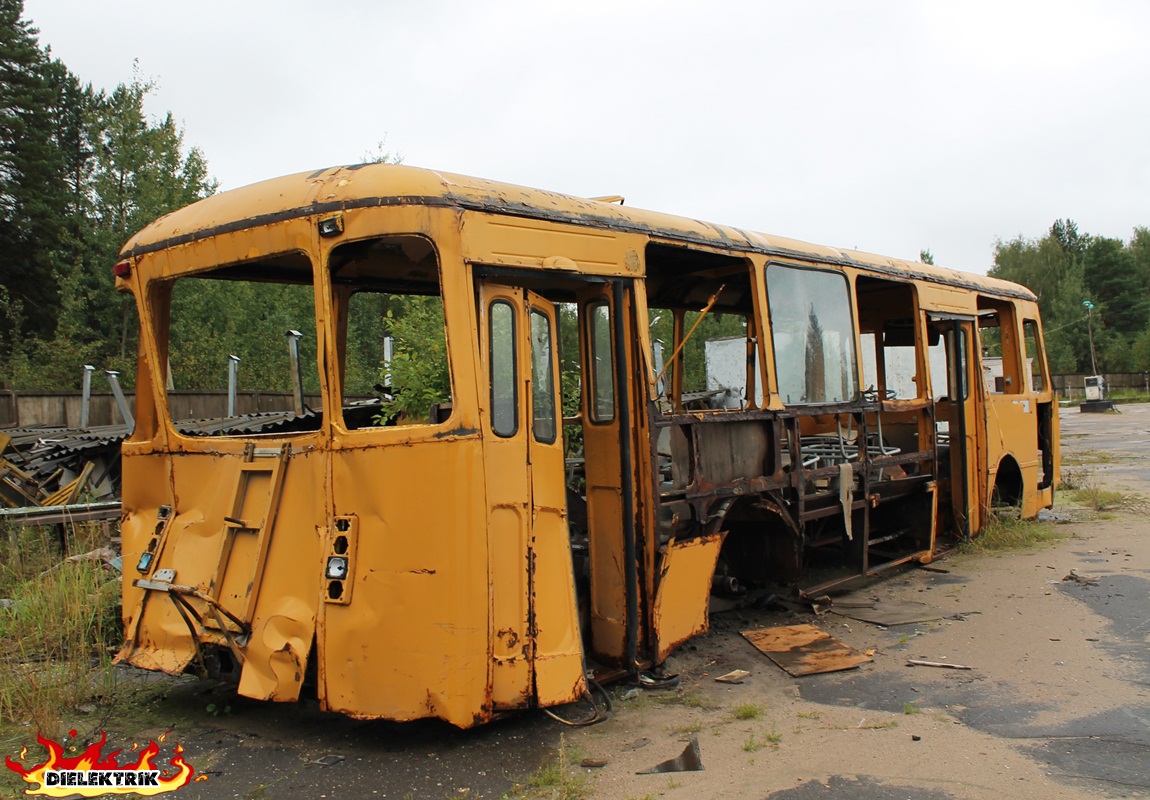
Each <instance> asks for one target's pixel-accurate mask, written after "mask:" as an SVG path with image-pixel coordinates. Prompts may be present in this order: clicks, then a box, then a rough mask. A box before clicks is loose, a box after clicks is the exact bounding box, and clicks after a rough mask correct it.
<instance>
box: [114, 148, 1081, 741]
mask: <svg viewBox="0 0 1150 800" xmlns="http://www.w3.org/2000/svg"><path fill="white" fill-rule="evenodd" d="M122 258H123V260H122V261H121V262H120V263H119V264H118V265H117V267H116V275H117V286H118V288H119V289H120V290H122V291H127V292H131V293H132V294H133V295H134V296H135V298H136V300H137V303H138V308H139V311H140V318H141V335H140V352H139V370H138V379H137V393H136V396H137V408H136V426H135V432H134V433H133V435H132V437H131V439H130V441H128V442H127V443H126V444H125V445H124V447H123V507H124V515H123V525H122V532H123V550H124V563H125V579H124V586H123V600H124V603H123V607H124V616H125V626H126V644H125V645H124V648H123V650H122V652H121V655H120V657H121V659H123V660H126V661H128V662H130V663H132V664H135V665H137V666H139V667H143V668H146V669H152V670H163V671H165V672H169V673H173V674H174V673H179V672H181V671H183V670H185V669H188V668H192V667H195V668H202V667H204V666H205V664H206V663H207V662H208V661H210V660H211V659H212V658H213V654H220V653H222V654H224V655H226V656H227V657H228V658H229V659H230V660H231V661H232V662H233V663H234V666H235V667H236V668H237V669H238V670H239V687H238V690H239V692H240V693H241V694H243V695H246V696H250V697H255V698H263V699H268V700H276V701H292V700H295V699H297V698H298V697H299V695H300V692H301V686H302V685H303V683H304V681H305V676H308V675H309V674H310V675H314V680H315V683H316V692H317V693H318V696H319V699H320V702H321V704H322V706H323V707H324V708H326V709H330V710H335V711H340V712H343V713H346V714H350V715H353V716H357V717H364V718H386V719H393V720H411V719H416V718H421V717H439V718H442V719H445V720H448V721H450V722H452V723H454V724H456V725H459V726H470V725H475V724H479V723H482V722H485V721H487V720H490V719H491V718H492V717H493V716H495V715H497V714H499V713H501V712H503V711H507V710H512V709H519V708H525V707H536V706H552V705H557V704H561V703H566V702H569V701H572V700H575V699H577V698H579V697H580V696H581V695H582V694H583V693H584V692H585V689H586V678H585V674H586V672H585V671H586V670H587V668H588V664H589V662H590V661H591V660H593V661H594V662H595V663H597V664H599V665H607V666H610V667H614V668H616V669H619V670H621V671H624V672H632V673H633V672H635V671H638V670H641V669H645V668H649V667H651V666H654V665H657V664H659V663H661V662H662V661H663V660H664V659H665V658H666V657H667V655H668V654H669V653H670V652H671V651H672V650H673V649H674V648H675V647H677V646H678V645H679V644H681V643H682V642H684V641H685V640H686V639H688V638H689V637H691V636H693V635H695V634H697V633H699V632H702V631H704V630H706V627H707V610H708V595H709V591H710V588H711V586H712V579H713V577H715V576H716V575H717V576H719V577H720V578H733V579H737V580H738V581H741V582H742V583H744V584H752V585H753V584H755V583H756V582H777V583H782V584H786V585H790V586H793V587H797V588H798V589H799V590H800V591H806V592H808V593H813V592H821V591H823V590H824V589H825V588H826V587H827V586H830V585H832V584H833V583H834V582H837V581H839V580H842V579H843V578H844V577H849V576H858V575H871V574H875V573H876V572H878V571H880V570H883V569H886V568H889V567H892V566H894V565H897V564H902V563H907V562H912V561H917V562H928V561H930V560H931V559H932V558H933V557H935V555H936V554H937V553H938V552H939V551H940V549H942V548H943V547H944V545H945V543H946V542H954V541H958V540H961V539H962V538H964V537H968V536H974V535H977V534H978V532H979V531H980V530H981V529H982V528H983V527H984V526H985V524H986V523H987V519H988V510H989V508H990V506H991V502H992V499H993V498H994V497H995V496H996V495H998V496H1002V497H1004V498H1005V499H1007V500H1009V501H1011V502H1013V503H1015V504H1016V505H1018V506H1020V507H1021V513H1022V515H1023V516H1025V517H1032V516H1034V515H1035V514H1036V513H1037V511H1038V509H1039V508H1042V507H1048V506H1050V505H1051V503H1052V501H1053V486H1054V485H1055V483H1056V481H1057V465H1058V453H1057V441H1058V437H1057V430H1056V427H1057V414H1056V405H1055V403H1054V398H1053V395H1052V390H1051V386H1050V381H1049V377H1048V374H1047V368H1046V364H1045V358H1044V355H1043V351H1042V343H1041V342H1042V340H1041V330H1040V327H1039V316H1038V307H1037V305H1036V302H1035V298H1034V296H1033V295H1032V294H1031V293H1030V292H1029V291H1028V290H1027V289H1025V288H1024V287H1021V286H1018V285H1015V284H1010V283H1006V282H1003V281H998V280H994V279H990V278H985V277H980V276H973V275H967V274H963V273H959V272H953V271H948V270H944V269H939V268H936V267H934V266H930V265H925V264H919V263H913V262H904V261H899V260H895V259H888V258H881V257H877V256H873V255H868V254H864V253H859V252H848V251H841V250H836V249H832V248H828V247H819V246H813V245H809V244H805V243H801V242H797V241H792V240H787V239H780V238H777V237H773V236H766V235H762V234H758V233H753V232H748V231H743V230H738V229H734V228H729V227H722V226H715V225H710V224H704V223H701V222H697V221H693V220H689V219H682V218H676V217H672V216H667V215H662V214H657V213H651V212H646V211H640V210H633V209H629V208H625V207H622V206H620V205H615V204H610V203H607V202H600V201H596V200H588V199H580V198H574V197H568V196H564V195H559V194H554V193H549V192H544V191H537V190H531V189H526V188H522V187H518V186H511V185H506V184H499V183H494V182H489V181H485V180H478V179H473V178H467V177H463V176H458V175H449V174H443V173H438V172H432V171H427V170H420V169H414V168H410V167H404V166H395V165H378V164H377V165H366V166H361V167H346V168H333V169H327V170H321V171H318V172H315V173H312V174H300V175H295V176H290V177H285V178H281V179H277V180H273V181H268V182H265V183H260V184H256V185H253V186H249V187H246V188H242V189H238V190H234V191H230V192H226V193H223V194H220V195H217V196H214V197H211V198H208V199H206V200H203V201H201V202H199V203H196V204H194V205H192V206H189V207H188V208H185V209H183V210H181V211H177V212H175V213H174V214H171V215H169V216H167V217H164V218H162V219H160V220H158V221H156V222H155V223H153V224H152V225H151V226H149V227H148V228H146V229H144V230H143V231H142V232H140V233H139V234H138V235H137V236H136V237H135V238H133V239H132V240H131V241H130V242H129V243H128V245H127V246H126V247H125V249H124V251H123V255H122ZM200 278H210V279H225V280H231V279H234V280H237V281H240V282H244V281H248V282H255V283H268V282H271V283H276V284H278V283H284V284H292V285H295V286H297V287H302V289H301V290H300V291H302V293H303V294H304V295H306V296H307V297H308V298H309V302H312V304H313V306H314V319H313V320H311V321H310V322H309V323H308V324H309V325H311V326H312V328H311V330H306V331H304V333H305V336H311V337H314V347H315V350H314V353H313V355H314V360H315V367H314V369H315V371H316V381H317V386H318V392H319V394H320V396H321V397H322V408H321V409H318V410H316V411H314V412H313V411H310V410H309V411H308V412H307V413H305V414H302V415H299V416H298V418H294V419H293V420H289V421H288V422H287V423H286V424H282V425H280V426H279V427H277V428H274V429H272V430H271V431H270V432H261V433H257V434H245V433H244V432H243V431H242V430H236V429H229V428H226V427H225V428H214V429H205V430H194V429H190V428H189V427H188V426H186V425H183V426H177V425H176V424H175V423H174V422H173V421H172V420H173V418H178V413H177V410H176V409H174V408H173V407H172V406H173V401H171V398H170V396H169V393H168V391H167V390H166V385H167V383H168V376H167V374H166V371H167V370H168V369H170V366H168V365H169V364H170V363H171V358H172V353H171V352H170V349H169V348H170V342H169V332H170V329H171V328H172V325H173V323H172V313H173V312H172V303H173V300H172V298H173V295H174V294H177V293H178V292H176V291H174V287H178V286H180V285H181V283H182V282H184V283H188V282H193V283H194V281H195V280H197V279H200ZM373 292H374V293H383V295H389V293H395V294H415V295H420V296H427V297H432V298H438V299H437V300H436V301H435V302H436V303H437V307H438V308H441V313H442V315H443V320H444V327H445V330H446V338H445V340H444V342H445V344H444V347H445V354H444V355H445V356H446V362H447V364H448V368H449V375H450V390H449V392H450V398H449V399H448V398H444V399H445V401H446V402H442V403H437V404H435V405H432V406H431V408H430V409H429V413H428V414H426V415H425V416H424V417H422V418H418V419H415V418H412V419H408V420H406V421H405V423H406V424H393V425H380V424H374V423H373V421H372V418H371V415H370V414H368V413H365V412H364V411H363V410H362V408H361V407H358V406H356V405H355V404H353V403H349V402H348V397H347V395H349V394H350V392H349V391H348V390H347V388H346V387H345V383H347V382H349V380H350V379H349V378H347V376H348V375H349V373H350V372H351V370H352V366H351V364H350V362H351V361H352V360H353V359H354V357H355V356H354V353H353V350H354V347H355V343H356V337H357V336H359V335H360V334H359V333H358V332H357V331H358V329H357V330H352V331H350V332H349V328H353V327H355V326H353V325H349V319H350V318H351V317H352V316H353V313H354V304H355V302H356V301H355V298H356V297H357V296H359V295H361V294H365V293H366V294H365V296H366V295H370V293H373ZM556 303H567V304H572V305H570V306H568V308H575V309H576V310H577V316H576V319H577V321H578V327H579V351H580V364H581V367H580V369H581V374H580V380H579V387H580V388H579V391H580V409H581V410H580V412H579V415H578V417H579V418H578V419H577V420H575V421H574V423H575V425H576V426H577V427H576V431H577V432H578V433H581V436H582V442H583V454H582V458H581V459H580V460H576V459H565V453H564V449H563V435H562V430H561V427H560V426H561V424H562V419H561V418H560V412H559V401H558V399H557V398H558V393H559V386H558V374H559V361H558V357H557V353H556V350H557V348H556V331H557V328H558V325H557V313H556ZM349 309H352V310H349ZM256 311H257V310H256V309H252V313H255V312H256ZM437 313H440V312H437ZM708 313H710V314H725V315H735V318H736V319H738V320H741V323H740V325H741V327H742V329H743V330H744V331H745V333H743V334H741V336H742V338H741V343H740V339H738V338H736V341H735V347H736V348H739V347H742V348H744V349H745V354H746V359H745V364H746V370H745V375H744V376H740V377H742V380H741V382H740V381H737V380H736V381H731V382H730V383H733V384H738V383H741V385H734V386H727V387H725V391H723V392H718V391H714V390H712V391H710V392H708V391H701V392H699V391H696V392H690V391H687V389H686V388H685V385H684V381H685V380H686V377H685V376H684V373H685V371H686V370H685V369H682V368H680V367H679V366H678V364H679V361H677V360H676V354H675V349H676V347H677V346H678V345H679V344H680V343H681V342H683V341H684V340H685V339H687V338H689V336H690V333H691V329H692V326H693V324H694V323H695V322H697V321H699V319H700V318H701V317H702V316H704V315H706V314H708ZM659 314H663V315H667V316H668V318H670V319H673V329H674V342H673V343H667V344H668V345H669V346H668V348H667V350H666V351H665V353H664V356H663V362H664V363H663V364H660V365H658V367H657V365H656V363H655V359H654V358H653V357H652V353H653V348H652V341H651V333H650V329H651V324H652V320H653V319H655V317H656V315H659ZM357 324H358V323H357ZM373 335H374V334H373ZM984 351H986V352H988V353H991V352H992V353H993V354H994V355H995V356H996V357H998V358H1001V369H1000V370H999V371H1000V373H1001V374H1000V375H998V376H996V377H994V378H992V379H985V378H984V374H983V373H984V364H983V355H984ZM860 354H861V355H860ZM358 368H359V367H356V369H358ZM895 373H900V375H901V377H899V376H896V374H895ZM719 394H722V395H724V397H725V400H724V401H723V402H716V396H717V395H719ZM357 409H358V410H357ZM288 416H289V417H291V416H292V415H288ZM569 422H570V421H569ZM575 469H578V470H579V473H578V474H579V477H578V479H577V481H571V480H568V479H569V478H570V477H571V473H572V472H573V471H574V470H575ZM569 487H573V488H569ZM576 507H578V508H576ZM576 520H577V522H576ZM827 553H829V554H831V555H833V556H834V558H831V559H827V558H825V557H824V554H827ZM573 555H574V556H575V558H574V559H573ZM573 564H574V566H573Z"/></svg>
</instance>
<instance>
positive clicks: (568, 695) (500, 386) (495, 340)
mask: <svg viewBox="0 0 1150 800" xmlns="http://www.w3.org/2000/svg"><path fill="white" fill-rule="evenodd" d="M479 299H480V336H481V339H480V342H481V345H480V350H481V352H482V356H483V367H484V369H483V377H482V379H481V391H480V403H481V404H483V405H484V406H486V412H487V413H486V414H485V415H484V423H483V424H484V431H483V438H484V447H483V460H484V472H485V474H486V476H487V479H486V481H487V488H486V492H487V514H488V542H489V573H490V580H491V595H490V596H491V604H492V608H491V620H492V621H491V627H492V630H491V635H492V642H491V658H492V679H491V684H492V700H493V703H494V707H495V709H496V710H498V709H500V708H518V707H522V706H523V705H524V704H525V703H527V702H530V701H531V700H533V699H534V700H535V701H537V702H538V704H539V705H555V704H558V703H565V702H570V701H572V700H575V699H577V698H578V697H579V696H580V695H581V694H582V693H583V691H584V688H585V684H584V676H583V657H582V642H581V640H580V636H579V624H578V613H577V605H576V599H575V584H574V576H573V572H572V565H571V549H570V539H569V536H568V531H567V511H566V490H565V482H564V453H563V435H562V430H561V427H560V423H561V412H560V402H559V359H558V352H557V347H556V341H557V320H556V314H555V306H554V304H552V303H551V302H550V301H548V300H546V299H544V298H543V297H540V296H538V295H536V294H533V293H532V292H529V291H527V290H526V289H522V288H518V287H513V286H508V285H503V284H498V283H493V282H490V281H487V280H482V281H481V283H480V292H479Z"/></svg>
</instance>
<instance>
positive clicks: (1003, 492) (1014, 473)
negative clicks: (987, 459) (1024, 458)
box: [991, 455, 1024, 508]
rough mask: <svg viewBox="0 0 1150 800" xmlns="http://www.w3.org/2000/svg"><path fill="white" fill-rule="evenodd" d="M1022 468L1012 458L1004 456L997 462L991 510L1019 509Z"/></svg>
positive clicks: (1021, 495)
mask: <svg viewBox="0 0 1150 800" xmlns="http://www.w3.org/2000/svg"><path fill="white" fill-rule="evenodd" d="M1023 488H1024V484H1023V480H1022V467H1020V466H1019V465H1018V462H1017V461H1016V460H1015V459H1014V456H1011V455H1005V456H1003V457H1002V460H1001V461H999V462H998V470H997V471H996V472H995V473H994V486H993V487H992V491H991V507H992V508H1021V506H1022V498H1023Z"/></svg>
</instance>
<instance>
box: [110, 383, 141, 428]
mask: <svg viewBox="0 0 1150 800" xmlns="http://www.w3.org/2000/svg"><path fill="white" fill-rule="evenodd" d="M104 375H106V376H107V378H108V383H110V384H112V394H114V395H116V405H118V406H119V407H120V416H121V417H123V418H124V422H126V423H128V427H129V428H135V427H136V418H135V417H133V416H132V410H131V409H130V408H128V399H127V398H126V397H124V390H123V389H121V388H120V373H118V372H116V370H114V369H106V370H104Z"/></svg>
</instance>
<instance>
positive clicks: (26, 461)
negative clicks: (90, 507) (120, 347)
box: [0, 410, 316, 516]
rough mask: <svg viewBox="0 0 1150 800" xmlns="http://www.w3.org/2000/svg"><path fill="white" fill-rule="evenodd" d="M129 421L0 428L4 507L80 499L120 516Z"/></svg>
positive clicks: (259, 424) (289, 424) (294, 420)
mask: <svg viewBox="0 0 1150 800" xmlns="http://www.w3.org/2000/svg"><path fill="white" fill-rule="evenodd" d="M315 417H316V414H315V412H312V411H310V410H305V411H304V413H303V414H302V415H301V414H297V413H295V412H293V411H272V412H264V413H259V414H244V415H240V416H236V417H229V418H222V419H201V420H184V421H181V422H178V423H176V428H177V429H178V430H179V431H180V432H181V433H185V434H188V435H192V436H227V435H239V434H244V435H247V434H253V433H275V432H284V431H288V430H296V429H298V428H299V427H300V426H314V425H315V424H316V420H315ZM131 433H132V431H131V428H130V427H129V426H128V425H123V424H121V425H99V426H95V425H94V426H89V427H87V428H65V427H60V426H51V425H34V426H30V427H26V428H7V429H4V430H0V508H11V509H35V508H47V507H53V508H55V507H59V506H70V505H73V504H77V503H80V502H84V503H92V504H101V505H107V504H113V505H114V508H113V510H115V513H114V514H112V515H111V516H118V514H119V512H118V510H117V509H118V503H116V502H114V501H118V498H119V497H120V443H121V442H123V441H124V440H125V439H127V438H128V437H129V436H130V435H131Z"/></svg>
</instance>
